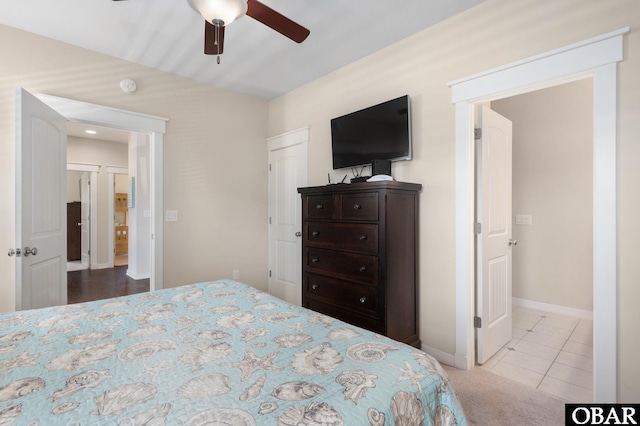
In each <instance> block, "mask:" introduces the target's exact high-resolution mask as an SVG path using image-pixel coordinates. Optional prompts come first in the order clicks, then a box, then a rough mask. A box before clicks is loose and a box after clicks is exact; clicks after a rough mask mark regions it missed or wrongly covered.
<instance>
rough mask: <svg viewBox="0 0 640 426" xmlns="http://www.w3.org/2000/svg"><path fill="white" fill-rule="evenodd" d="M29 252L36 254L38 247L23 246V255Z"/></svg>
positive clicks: (27, 254)
mask: <svg viewBox="0 0 640 426" xmlns="http://www.w3.org/2000/svg"><path fill="white" fill-rule="evenodd" d="M30 254H32V255H34V256H35V255H36V254H38V249H37V248H36V247H34V248H29V247H25V248H24V257H27V256H29V255H30Z"/></svg>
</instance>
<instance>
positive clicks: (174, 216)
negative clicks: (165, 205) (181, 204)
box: [164, 210, 178, 222]
mask: <svg viewBox="0 0 640 426" xmlns="http://www.w3.org/2000/svg"><path fill="white" fill-rule="evenodd" d="M164 217H165V220H166V221H167V222H177V221H178V211H177V210H167V211H166V212H165V214H164Z"/></svg>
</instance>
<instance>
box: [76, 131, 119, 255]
mask: <svg viewBox="0 0 640 426" xmlns="http://www.w3.org/2000/svg"><path fill="white" fill-rule="evenodd" d="M127 156H128V147H127V144H126V143H116V142H107V141H101V140H93V139H85V138H78V137H72V136H69V137H68V138H67V161H68V162H71V163H87V164H98V165H100V166H101V167H100V171H99V172H98V182H96V184H95V185H96V186H95V187H96V188H97V191H98V192H97V194H98V206H97V209H98V223H97V227H98V235H97V238H98V239H97V243H98V253H97V254H96V256H97V257H96V258H95V259H94V260H93V263H97V264H98V265H103V266H105V265H107V263H108V260H109V236H110V233H109V219H108V210H107V207H108V204H107V203H108V200H107V198H108V196H109V191H108V187H107V172H106V167H107V166H121V167H127ZM76 173H77V172H76ZM80 174H81V172H80ZM67 183H68V182H67ZM74 188H75V191H76V192H78V182H77V179H76V180H75V182H74ZM76 201H80V199H79V198H78V199H77V200H76Z"/></svg>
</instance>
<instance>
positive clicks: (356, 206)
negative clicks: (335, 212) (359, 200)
mask: <svg viewBox="0 0 640 426" xmlns="http://www.w3.org/2000/svg"><path fill="white" fill-rule="evenodd" d="M361 208H362V206H361V205H360V204H354V205H353V209H354V210H360V209H361Z"/></svg>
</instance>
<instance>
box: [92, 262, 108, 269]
mask: <svg viewBox="0 0 640 426" xmlns="http://www.w3.org/2000/svg"><path fill="white" fill-rule="evenodd" d="M109 268H113V265H109V264H108V263H92V264H91V269H109Z"/></svg>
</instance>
